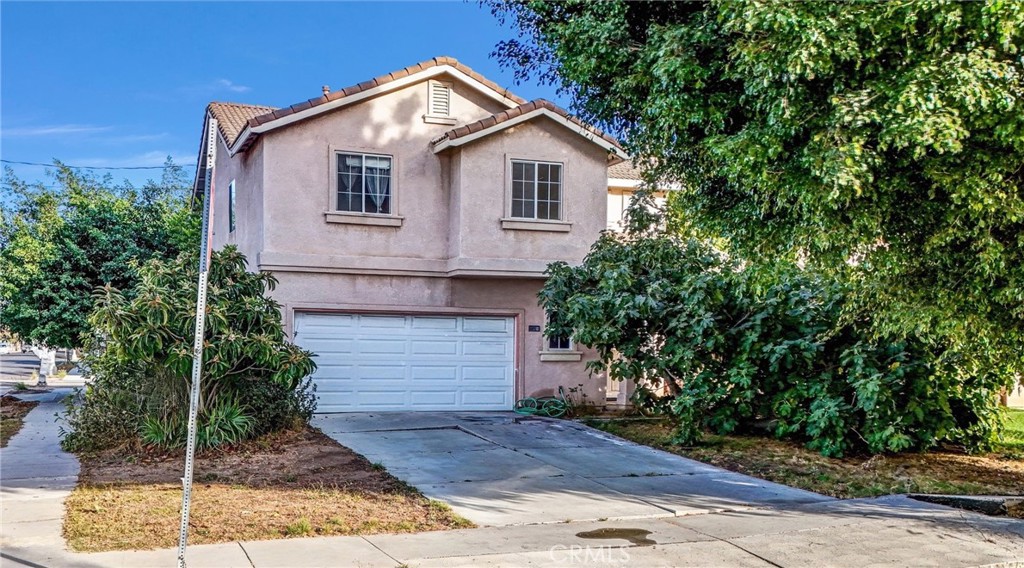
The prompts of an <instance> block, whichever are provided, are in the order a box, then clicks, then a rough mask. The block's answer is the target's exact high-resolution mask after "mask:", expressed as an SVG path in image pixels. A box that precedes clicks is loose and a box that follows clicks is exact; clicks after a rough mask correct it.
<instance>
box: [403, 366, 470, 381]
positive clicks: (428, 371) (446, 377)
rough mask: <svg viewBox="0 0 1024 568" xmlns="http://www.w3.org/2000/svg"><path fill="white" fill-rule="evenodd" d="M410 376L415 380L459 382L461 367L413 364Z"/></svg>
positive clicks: (410, 368)
mask: <svg viewBox="0 0 1024 568" xmlns="http://www.w3.org/2000/svg"><path fill="white" fill-rule="evenodd" d="M409 377H410V378H411V379H412V380H413V381H432V382H437V381H443V382H452V383H454V382H457V381H458V380H459V368H458V367H456V366H454V365H453V366H426V365H411V366H410V367H409Z"/></svg>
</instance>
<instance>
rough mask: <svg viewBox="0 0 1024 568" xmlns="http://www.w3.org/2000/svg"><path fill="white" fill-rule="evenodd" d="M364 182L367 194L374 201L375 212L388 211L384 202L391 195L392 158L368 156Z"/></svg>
mask: <svg viewBox="0 0 1024 568" xmlns="http://www.w3.org/2000/svg"><path fill="white" fill-rule="evenodd" d="M364 160H365V162H364V165H363V167H364V170H363V171H364V172H365V177H364V178H363V179H364V183H365V184H366V186H365V187H366V196H367V197H368V198H369V199H370V201H371V202H373V205H374V206H375V209H376V210H375V211H373V213H388V211H387V209H390V204H388V205H389V207H387V208H385V207H384V204H385V201H386V200H387V198H388V197H389V196H390V195H391V158H380V157H376V156H366V157H365V158H364Z"/></svg>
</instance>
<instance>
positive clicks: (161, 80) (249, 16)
mask: <svg viewBox="0 0 1024 568" xmlns="http://www.w3.org/2000/svg"><path fill="white" fill-rule="evenodd" d="M512 35H513V32H512V30H511V29H509V28H508V27H504V28H503V27H502V26H501V25H500V24H499V23H498V21H497V20H496V19H495V18H494V17H493V16H491V14H490V12H489V11H488V10H487V9H486V8H483V7H480V6H479V5H478V4H476V3H475V2H472V3H469V2H467V3H463V2H373V3H370V2H366V3H363V2H316V3H299V2H257V3H241V2H212V3H192V2H167V3H143V2H105V3H92V2H71V3H63V2H60V3H57V2H24V3H23V2H8V1H4V2H2V3H0V49H2V51H0V59H2V61H0V65H2V78H0V157H2V158H3V159H6V160H15V161H26V162H46V163H50V162H51V161H52V160H53V159H54V158H57V159H60V160H61V161H63V162H65V163H67V164H71V165H78V166H121V167H123V166H157V165H160V164H162V163H163V161H164V158H165V157H166V156H168V155H169V156H172V157H173V158H174V160H175V161H176V162H177V163H179V164H193V163H194V162H195V157H196V152H197V151H198V142H199V137H200V128H201V126H202V117H203V109H204V108H205V106H206V104H207V103H208V102H210V101H214V100H216V101H233V102H243V103H258V104H267V105H272V106H284V105H289V104H293V103H296V102H300V101H303V100H306V99H308V98H311V97H314V96H318V95H319V94H320V87H321V85H325V84H327V85H330V86H331V87H332V89H338V88H342V87H345V86H348V85H353V84H355V83H359V82H361V81H364V80H366V79H370V78H372V77H375V76H377V75H380V74H384V73H387V72H389V71H393V70H395V69H400V68H402V67H405V66H407V65H411V64H414V63H417V62H419V61H423V60H426V59H429V58H431V57H433V56H436V55H449V56H452V57H455V58H457V59H459V60H460V61H462V62H463V63H465V64H467V65H469V66H470V67H472V68H473V69H475V70H476V71H478V72H480V73H482V74H483V75H484V76H486V77H488V78H489V79H491V80H493V81H495V82H497V83H498V84H500V85H502V86H506V87H509V88H512V89H513V90H514V92H516V93H517V94H519V95H520V96H523V97H526V98H527V99H532V98H536V97H545V98H548V99H552V100H556V102H559V101H557V98H556V97H555V93H554V88H553V87H543V86H539V85H535V84H528V85H527V84H524V85H518V86H517V85H515V84H514V82H513V76H512V73H511V71H507V70H502V69H500V68H499V66H498V63H497V61H495V60H492V59H491V58H490V57H489V54H490V53H491V51H493V49H494V46H495V44H496V43H497V42H498V41H500V40H502V39H507V38H510V37H512ZM561 102H564V101H561ZM13 167H14V170H15V173H16V175H17V176H18V177H20V178H21V179H23V180H27V181H35V180H43V181H45V180H46V179H47V178H46V176H45V171H46V169H45V168H41V167H35V166H13ZM101 173H102V172H101ZM110 173H112V174H113V175H114V176H115V178H117V179H122V178H127V179H129V180H131V181H132V182H133V183H142V182H143V181H144V180H146V179H147V178H157V179H158V178H159V170H150V171H126V170H111V171H110Z"/></svg>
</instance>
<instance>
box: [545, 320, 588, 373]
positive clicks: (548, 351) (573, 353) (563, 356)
mask: <svg viewBox="0 0 1024 568" xmlns="http://www.w3.org/2000/svg"><path fill="white" fill-rule="evenodd" d="M549 319H550V318H549V315H548V314H545V315H544V327H545V328H546V327H547V323H548V321H549ZM541 339H542V340H543V341H544V343H542V344H541V350H540V353H539V355H540V360H541V362H547V363H571V362H576V361H581V360H582V359H583V352H582V351H580V350H579V349H577V348H576V342H575V341H573V339H572V336H571V335H570V336H569V338H568V339H569V347H552V346H551V341H552V340H554V339H558V338H553V337H548V336H546V335H545V336H543V337H542V338H541Z"/></svg>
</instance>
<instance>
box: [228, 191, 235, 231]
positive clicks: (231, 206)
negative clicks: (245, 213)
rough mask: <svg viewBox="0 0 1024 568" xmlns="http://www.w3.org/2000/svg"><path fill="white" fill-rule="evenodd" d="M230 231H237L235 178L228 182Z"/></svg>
mask: <svg viewBox="0 0 1024 568" xmlns="http://www.w3.org/2000/svg"><path fill="white" fill-rule="evenodd" d="M228 232H229V233H233V232H235V180H231V183H229V184H228Z"/></svg>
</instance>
